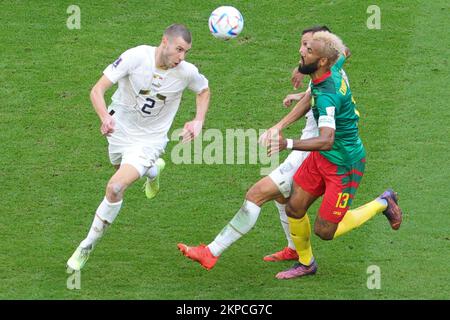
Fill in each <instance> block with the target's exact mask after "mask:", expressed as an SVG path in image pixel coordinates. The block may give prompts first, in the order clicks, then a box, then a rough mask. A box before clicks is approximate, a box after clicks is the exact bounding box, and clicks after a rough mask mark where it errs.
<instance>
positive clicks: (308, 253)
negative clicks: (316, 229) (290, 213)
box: [288, 214, 313, 266]
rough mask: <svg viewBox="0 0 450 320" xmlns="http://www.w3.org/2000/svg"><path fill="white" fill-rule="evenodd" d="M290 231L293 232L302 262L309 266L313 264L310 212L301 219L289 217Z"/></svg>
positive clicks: (293, 238) (292, 235) (293, 239)
mask: <svg viewBox="0 0 450 320" xmlns="http://www.w3.org/2000/svg"><path fill="white" fill-rule="evenodd" d="M288 221H289V231H290V232H291V238H292V241H294V244H295V249H296V250H297V253H298V256H299V259H298V261H300V263H301V264H304V265H306V266H309V265H310V264H311V261H312V258H313V254H312V249H311V241H310V238H311V226H310V224H309V218H308V214H305V216H304V217H303V218H301V219H294V218H291V217H288Z"/></svg>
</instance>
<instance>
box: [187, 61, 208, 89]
mask: <svg viewBox="0 0 450 320" xmlns="http://www.w3.org/2000/svg"><path fill="white" fill-rule="evenodd" d="M188 81H189V83H188V88H189V90H192V91H194V92H195V93H200V92H201V91H202V90H203V89H206V88H208V79H206V77H205V76H204V75H202V74H201V73H200V72H199V71H198V69H197V67H193V68H192V70H191V72H190V76H189V80H188Z"/></svg>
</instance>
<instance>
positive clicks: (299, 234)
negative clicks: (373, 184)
mask: <svg viewBox="0 0 450 320" xmlns="http://www.w3.org/2000/svg"><path fill="white" fill-rule="evenodd" d="M344 48H345V47H344V45H343V43H342V41H341V40H340V39H339V38H338V37H337V36H336V35H334V34H332V33H329V32H317V33H314V35H313V39H312V41H311V42H310V43H308V45H307V46H306V47H305V49H304V50H303V51H302V52H301V56H302V57H301V58H302V65H301V68H300V71H301V72H302V73H304V74H308V75H310V77H311V85H310V87H311V97H312V98H311V108H312V110H313V114H314V118H315V119H316V121H317V124H318V127H319V136H318V137H315V138H311V139H305V140H292V139H284V138H283V137H282V136H281V135H280V136H279V137H276V138H271V139H270V145H269V155H271V154H274V153H275V152H279V151H280V150H284V149H286V148H287V149H294V150H303V151H311V153H310V155H309V156H308V157H307V158H306V160H305V161H304V162H303V163H302V165H301V166H300V168H299V169H298V171H297V172H296V174H295V175H294V182H295V183H294V184H293V192H292V194H291V197H290V199H289V202H288V204H287V206H286V213H287V216H288V220H289V228H290V232H291V237H292V240H293V241H294V243H295V246H296V250H297V253H298V255H299V262H298V263H296V264H295V265H294V266H293V267H292V268H290V269H288V270H286V271H283V272H280V273H278V274H277V276H276V277H277V278H278V279H290V278H295V277H300V276H305V275H311V274H315V273H316V271H317V263H316V261H315V259H314V257H313V254H312V249H311V243H310V235H311V231H310V223H309V218H308V215H307V210H308V209H309V207H310V206H311V205H312V204H313V203H314V201H315V200H316V199H317V198H318V197H320V196H322V195H323V200H322V204H321V206H320V209H319V214H318V216H317V218H316V221H315V225H314V231H315V233H316V234H317V235H318V236H319V237H320V238H322V239H324V240H331V239H333V238H335V237H336V236H338V235H340V234H342V233H345V232H348V231H349V230H351V229H354V228H356V227H357V226H359V225H360V224H361V222H362V223H364V222H365V221H367V220H368V219H369V218H371V217H372V216H373V212H374V211H377V210H374V207H375V206H382V205H384V206H385V205H386V203H387V204H388V209H387V210H386V211H385V212H384V213H385V215H386V216H387V217H388V219H389V221H390V222H391V226H392V227H393V228H394V229H395V228H398V227H399V225H400V222H401V215H402V213H401V210H400V207H399V206H398V205H397V197H396V194H395V193H394V192H393V191H392V190H388V191H386V192H385V193H384V194H383V195H381V196H380V201H375V202H371V203H370V205H369V206H368V207H367V208H365V209H363V210H362V212H359V216H358V217H356V216H355V215H354V214H348V218H347V219H344V217H346V216H347V215H346V213H347V211H348V209H349V206H350V205H351V202H352V200H353V198H354V196H355V192H356V190H357V188H358V186H359V183H360V181H361V179H362V176H363V174H364V168H365V154H366V153H365V149H364V146H363V144H362V141H361V139H360V137H359V135H358V126H357V125H358V119H359V116H358V114H357V112H356V106H355V101H354V99H353V97H352V93H351V90H350V87H349V86H348V83H347V81H346V79H345V78H344V77H343V76H342V73H341V72H340V69H341V67H342V63H339V61H338V58H339V56H340V55H341V54H342V53H343V51H344ZM336 62H337V63H336ZM383 201H385V202H386V203H383V204H382V203H381V202H383ZM375 209H376V208H375ZM360 211H361V210H360Z"/></svg>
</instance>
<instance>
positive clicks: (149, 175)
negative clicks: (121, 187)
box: [144, 166, 158, 180]
mask: <svg viewBox="0 0 450 320" xmlns="http://www.w3.org/2000/svg"><path fill="white" fill-rule="evenodd" d="M157 175H158V168H157V167H156V166H153V167H150V168H148V170H147V172H146V173H144V176H146V177H147V178H149V179H150V180H153V179H155V178H156V176H157Z"/></svg>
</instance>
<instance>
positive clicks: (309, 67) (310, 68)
mask: <svg viewBox="0 0 450 320" xmlns="http://www.w3.org/2000/svg"><path fill="white" fill-rule="evenodd" d="M317 69H319V59H317V60H316V61H315V62H312V63H310V64H302V65H300V68H299V69H298V71H300V72H301V73H303V74H311V73H314V72H316V71H317Z"/></svg>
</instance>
